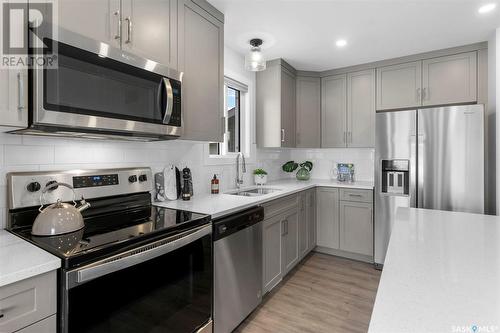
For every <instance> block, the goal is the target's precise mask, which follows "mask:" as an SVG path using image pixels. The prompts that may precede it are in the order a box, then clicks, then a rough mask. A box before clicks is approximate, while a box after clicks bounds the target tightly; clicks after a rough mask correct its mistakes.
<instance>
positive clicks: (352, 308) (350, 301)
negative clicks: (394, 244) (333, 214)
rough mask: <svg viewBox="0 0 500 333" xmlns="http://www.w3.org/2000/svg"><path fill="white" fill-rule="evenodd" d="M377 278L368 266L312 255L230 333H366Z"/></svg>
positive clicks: (316, 254) (332, 257)
mask: <svg viewBox="0 0 500 333" xmlns="http://www.w3.org/2000/svg"><path fill="white" fill-rule="evenodd" d="M380 274H381V272H379V271H377V270H375V269H374V268H373V265H370V264H365V263H361V262H357V261H352V260H348V259H342V258H338V257H334V256H329V255H325V254H319V253H314V252H313V253H312V254H311V255H309V256H308V257H306V258H305V259H304V260H303V261H302V263H301V264H299V265H298V266H297V267H296V268H295V269H294V270H293V271H292V272H290V274H289V275H288V276H287V277H286V278H285V279H284V280H283V281H282V282H281V283H280V284H279V285H278V286H276V287H275V288H274V289H273V290H272V291H271V293H269V294H268V295H267V296H266V297H265V298H264V300H263V302H262V304H261V305H260V306H259V307H258V308H257V309H256V310H255V311H254V312H253V313H252V314H251V315H250V316H249V317H248V318H247V319H246V320H245V321H244V322H243V323H242V324H241V325H240V326H239V327H238V328H237V329H236V331H235V332H237V333H267V332H269V333H271V332H272V333H281V332H283V333H285V332H286V333H292V332H311V333H313V332H314V333H321V332H325V333H326V332H328V333H335V332H342V333H345V332H366V331H367V330H368V324H369V322H370V316H371V313H372V308H373V303H374V302H375V295H376V293H377V287H378V283H379V280H380Z"/></svg>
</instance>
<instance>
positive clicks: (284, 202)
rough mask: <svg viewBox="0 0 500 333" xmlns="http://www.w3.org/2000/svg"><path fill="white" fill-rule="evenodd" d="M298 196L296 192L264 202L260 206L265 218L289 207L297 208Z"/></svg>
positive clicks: (282, 211)
mask: <svg viewBox="0 0 500 333" xmlns="http://www.w3.org/2000/svg"><path fill="white" fill-rule="evenodd" d="M297 198H298V196H297V195H296V194H293V195H289V196H287V197H284V198H281V199H277V200H273V201H271V202H268V203H265V204H263V205H262V206H263V207H264V216H265V218H266V219H268V218H270V217H273V216H275V215H277V214H280V213H284V212H286V211H287V210H290V209H297V204H298V199H297Z"/></svg>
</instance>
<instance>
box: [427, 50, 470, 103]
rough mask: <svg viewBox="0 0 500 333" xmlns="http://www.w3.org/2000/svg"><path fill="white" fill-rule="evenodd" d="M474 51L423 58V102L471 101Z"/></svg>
mask: <svg viewBox="0 0 500 333" xmlns="http://www.w3.org/2000/svg"><path fill="white" fill-rule="evenodd" d="M476 72H477V52H469V53H462V54H456V55H452V56H448V57H440V58H434V59H428V60H424V62H423V73H422V77H423V82H422V86H423V97H422V99H423V105H441V104H454V103H466V102H475V101H476V100H477V73H476Z"/></svg>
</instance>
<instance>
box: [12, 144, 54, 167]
mask: <svg viewBox="0 0 500 333" xmlns="http://www.w3.org/2000/svg"><path fill="white" fill-rule="evenodd" d="M51 163H54V147H52V146H24V145H5V146H4V164H5V165H23V164H51Z"/></svg>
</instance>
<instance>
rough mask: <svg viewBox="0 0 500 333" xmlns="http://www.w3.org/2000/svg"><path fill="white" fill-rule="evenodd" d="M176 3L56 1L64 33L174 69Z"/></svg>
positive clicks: (164, 0) (166, 0) (151, 0)
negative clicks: (66, 31) (93, 40)
mask: <svg viewBox="0 0 500 333" xmlns="http://www.w3.org/2000/svg"><path fill="white" fill-rule="evenodd" d="M177 1H178V0H148V1H143V0H64V1H59V2H58V5H59V7H58V9H59V15H58V20H59V21H58V22H59V25H60V26H61V27H62V28H64V29H66V30H69V31H72V32H76V33H78V34H81V35H83V36H86V37H89V38H92V39H95V40H98V41H102V42H105V43H107V44H110V45H112V46H114V47H118V48H120V47H121V48H122V49H123V50H125V51H127V52H131V53H134V54H137V55H139V56H141V57H144V58H148V59H151V60H154V61H157V62H159V63H161V64H164V65H166V66H168V67H170V68H173V69H177ZM90 18H91V19H92V20H91V21H89V19H90Z"/></svg>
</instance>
